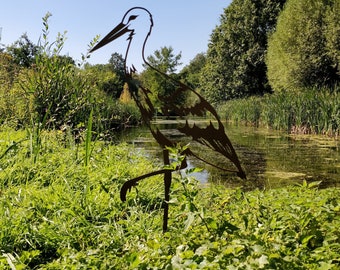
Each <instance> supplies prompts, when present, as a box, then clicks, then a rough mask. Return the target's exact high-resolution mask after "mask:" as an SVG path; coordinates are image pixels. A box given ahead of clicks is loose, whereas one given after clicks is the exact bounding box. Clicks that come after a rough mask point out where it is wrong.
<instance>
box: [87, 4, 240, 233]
mask: <svg viewBox="0 0 340 270" xmlns="http://www.w3.org/2000/svg"><path fill="white" fill-rule="evenodd" d="M141 15H144V16H145V15H146V16H147V18H148V19H149V28H148V29H146V32H145V39H144V42H143V44H142V45H141V57H142V59H143V61H144V63H145V65H147V66H148V67H150V68H151V69H153V70H155V71H156V72H158V73H159V74H161V75H162V76H164V78H166V79H167V80H168V82H169V83H171V84H172V85H173V86H174V87H175V88H176V90H175V91H174V92H173V93H171V94H169V95H167V96H159V100H160V101H161V104H162V106H161V108H160V109H161V111H162V113H163V114H164V115H166V114H167V113H168V112H175V114H176V115H177V116H179V117H188V116H192V117H195V116H199V117H201V116H205V115H207V114H210V115H211V117H212V118H213V122H210V123H209V124H208V125H207V126H205V127H199V126H197V125H196V124H189V122H188V121H186V122H185V124H183V125H182V126H179V127H178V131H179V132H181V133H182V134H183V135H185V136H188V137H190V138H191V140H193V141H196V142H198V143H199V144H201V145H202V146H204V147H207V148H209V149H211V150H213V151H215V152H217V153H219V154H220V155H222V156H224V157H225V158H226V159H227V160H226V161H227V162H226V165H227V166H226V167H221V166H218V165H216V164H214V161H211V160H206V159H205V158H204V157H201V156H199V155H198V154H197V153H195V152H194V151H192V150H191V149H190V148H186V149H185V150H184V151H183V153H182V154H184V155H186V156H193V157H195V158H197V159H199V160H201V161H204V162H205V163H207V164H210V165H211V166H214V167H216V168H218V169H221V170H223V171H228V172H233V173H236V174H237V175H238V176H239V177H240V178H242V179H245V178H246V174H245V172H244V170H243V169H242V166H241V163H240V161H239V159H238V157H237V154H236V152H235V150H234V147H233V145H232V144H231V142H230V140H229V138H228V136H227V135H226V133H225V129H224V126H223V123H222V122H221V120H220V118H219V116H218V114H217V112H216V110H215V109H214V107H213V106H212V105H211V104H210V103H209V102H208V101H207V100H205V99H204V98H203V96H201V95H200V94H199V93H198V92H196V91H195V90H193V89H191V88H190V87H188V86H187V85H185V84H183V83H182V82H180V81H177V80H175V79H173V78H172V77H170V76H168V75H167V74H165V73H163V72H161V71H159V70H158V69H156V68H155V67H153V66H151V65H150V64H149V63H148V62H147V61H146V58H145V55H144V50H145V45H146V43H147V40H148V38H149V36H150V35H151V30H152V27H153V19H152V15H151V13H150V12H149V11H148V10H147V9H145V8H143V7H134V8H131V9H129V10H128V11H127V12H126V13H125V15H124V16H123V19H122V21H121V22H120V23H119V24H118V25H117V26H116V27H115V28H114V29H113V30H112V31H111V32H110V33H109V34H107V35H106V36H105V37H104V38H103V39H102V40H101V41H100V42H98V44H97V45H96V46H95V47H94V48H93V49H92V50H91V51H90V52H93V51H95V50H97V49H99V48H101V47H103V46H105V45H107V44H108V43H110V42H112V41H114V40H115V39H117V38H119V37H121V36H124V35H127V40H128V45H127V50H126V54H125V77H126V81H127V83H128V85H129V89H130V92H131V95H132V97H133V99H134V101H135V102H136V104H137V106H138V108H139V110H140V112H141V115H142V118H143V121H144V123H145V124H146V125H147V126H148V127H149V129H150V132H151V134H152V135H153V137H154V138H155V140H156V141H157V143H158V144H159V145H160V146H161V147H162V149H163V159H164V164H165V165H168V164H169V152H168V150H167V147H175V146H176V144H177V142H176V141H174V140H172V139H170V138H169V137H167V136H166V135H165V134H163V133H162V132H161V130H159V129H158V128H157V127H154V126H152V125H151V121H152V120H153V119H154V116H155V115H156V109H155V106H154V104H153V103H152V101H151V91H150V90H149V89H147V88H145V87H144V86H143V85H141V84H140V82H139V81H136V80H135V79H134V76H133V74H134V73H135V72H136V68H135V67H134V66H133V65H132V66H131V67H127V64H126V59H127V57H128V53H129V49H130V45H131V43H132V42H133V38H134V35H135V34H136V32H135V31H136V30H135V27H134V25H135V24H138V19H139V16H141ZM188 91H190V92H191V94H192V95H193V96H194V97H195V100H196V102H195V103H194V105H193V106H191V107H184V106H182V105H179V104H178V103H177V102H176V98H177V97H178V96H179V95H181V94H183V93H187V92H188ZM228 160H229V161H231V163H232V164H233V168H230V162H228ZM228 163H229V164H228ZM179 167H180V168H176V169H181V168H185V167H186V162H185V160H184V161H183V163H182V164H181V165H180V166H179ZM171 173H172V171H171V170H169V169H162V170H158V171H155V172H151V173H147V174H144V175H141V176H139V177H136V178H134V179H131V180H129V181H127V182H125V183H124V185H123V187H122V188H121V192H120V198H121V200H122V201H125V200H126V194H127V192H128V191H129V190H130V189H131V188H132V187H133V186H136V185H137V184H138V182H139V181H141V180H142V179H145V178H148V177H150V176H154V175H158V174H163V175H164V187H165V198H164V200H165V204H164V216H163V231H166V230H167V227H168V207H169V205H168V202H169V200H170V197H169V194H170V186H171Z"/></svg>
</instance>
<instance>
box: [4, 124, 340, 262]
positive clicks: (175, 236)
mask: <svg viewBox="0 0 340 270" xmlns="http://www.w3.org/2000/svg"><path fill="white" fill-rule="evenodd" d="M89 120H90V118H89ZM88 127H90V123H88ZM87 133H88V134H89V131H88V132H87ZM88 136H89V135H88ZM40 138H41V147H40V148H39V153H38V154H39V157H38V158H37V159H36V160H35V161H34V156H32V154H31V151H30V146H29V145H30V137H29V136H27V133H26V132H24V131H19V132H17V131H13V130H10V129H6V130H2V131H1V133H0V157H1V158H0V216H1V219H0V228H1V229H0V269H200V268H202V269H339V264H340V261H339V254H340V234H339V230H338V228H339V227H340V215H339V211H340V204H339V199H338V198H339V196H340V190H339V189H336V188H329V189H318V186H317V184H314V183H310V184H307V182H303V183H302V184H301V185H300V186H290V187H286V188H280V189H275V190H274V189H273V190H265V191H260V190H254V191H250V192H243V191H242V190H241V189H233V190H231V189H228V188H225V187H224V186H219V185H217V184H216V185H208V186H201V185H200V184H199V183H198V182H197V181H196V180H195V179H194V178H192V177H190V171H188V172H187V173H188V174H186V175H183V176H181V175H180V174H178V173H174V174H173V185H172V188H171V190H172V193H171V197H170V198H171V201H170V204H171V206H170V213H169V214H170V219H169V231H168V232H167V233H165V234H163V233H162V214H163V211H162V198H163V196H164V195H163V192H164V191H163V179H162V178H161V177H154V178H150V179H145V180H144V181H142V182H141V183H140V185H139V186H137V187H136V188H134V189H133V190H132V191H131V192H130V193H129V194H128V196H127V201H126V202H125V203H122V202H121V201H120V199H119V190H120V187H121V185H122V183H123V182H125V181H126V180H127V179H131V178H133V177H135V176H138V175H140V174H141V173H142V172H149V171H153V170H155V169H159V168H158V167H159V166H160V165H159V164H158V162H157V161H151V160H150V158H148V157H147V156H146V155H145V154H144V153H142V152H139V151H138V150H137V149H134V148H132V146H129V145H126V144H118V145H113V144H107V143H105V142H103V141H98V140H97V141H93V140H90V137H88V140H87V142H86V143H85V142H84V143H82V144H80V145H79V144H76V143H74V141H73V137H70V138H65V134H64V133H62V132H60V131H46V130H43V131H42V132H41V134H40ZM84 164H86V166H84Z"/></svg>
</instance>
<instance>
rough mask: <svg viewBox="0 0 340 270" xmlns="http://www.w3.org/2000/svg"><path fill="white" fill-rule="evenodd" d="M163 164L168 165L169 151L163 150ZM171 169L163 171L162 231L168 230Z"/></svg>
mask: <svg viewBox="0 0 340 270" xmlns="http://www.w3.org/2000/svg"><path fill="white" fill-rule="evenodd" d="M163 160H164V165H165V166H167V165H170V159H169V151H168V150H167V149H164V150H163ZM171 172H172V171H171V170H166V171H165V172H164V214H163V232H166V231H167V230H168V218H169V201H170V186H171Z"/></svg>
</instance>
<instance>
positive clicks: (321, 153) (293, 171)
mask: <svg viewBox="0 0 340 270" xmlns="http://www.w3.org/2000/svg"><path fill="white" fill-rule="evenodd" d="M155 124H157V125H158V126H159V128H160V129H162V130H163V131H164V132H166V133H167V134H168V135H170V136H173V137H176V140H178V139H180V138H181V137H180V136H181V135H180V133H179V132H178V131H176V121H162V122H158V123H155ZM226 132H227V135H228V136H229V138H230V140H231V141H232V143H233V145H234V147H235V150H236V152H237V153H238V155H239V158H240V160H241V163H242V164H243V166H244V168H245V170H246V173H247V178H248V181H247V183H246V188H248V189H253V188H255V187H258V188H274V187H279V186H284V185H287V184H292V183H294V182H300V181H302V180H304V179H305V180H307V181H322V184H321V186H322V187H329V186H340V147H339V141H337V140H335V139H332V138H327V137H322V136H306V135H294V136H289V135H287V134H284V133H282V132H277V131H273V130H268V129H263V128H255V127H246V126H233V125H227V126H226ZM121 138H122V139H123V140H125V141H127V142H129V143H131V144H133V145H134V146H135V147H136V148H143V149H144V151H145V152H146V153H147V154H148V155H150V156H152V157H155V158H156V157H159V158H161V151H160V148H159V146H158V145H157V143H156V142H155V141H154V139H153V138H152V136H151V135H150V133H149V131H148V129H147V128H145V127H138V128H132V129H129V130H126V131H124V133H123V134H122V137H121ZM190 147H191V148H195V147H198V149H199V145H195V144H194V143H191V144H190ZM204 154H205V155H208V156H209V155H211V157H210V158H211V159H213V160H214V162H215V161H217V160H218V159H217V157H216V154H214V153H213V152H212V153H208V152H205V153H204ZM208 159H209V158H208ZM220 162H221V163H222V162H225V159H222V160H221V161H220ZM189 166H192V167H199V168H203V169H204V170H203V171H202V172H200V173H196V174H195V175H194V176H195V177H196V178H197V179H198V180H200V181H201V182H202V183H206V182H223V183H225V184H227V185H229V186H235V185H244V182H241V181H242V180H240V179H238V177H236V176H233V175H229V174H228V175H226V174H225V173H224V172H221V171H220V170H217V169H215V168H213V167H211V166H209V165H206V164H204V163H203V162H201V161H198V160H196V159H189Z"/></svg>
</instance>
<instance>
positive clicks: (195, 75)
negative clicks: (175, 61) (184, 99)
mask: <svg viewBox="0 0 340 270" xmlns="http://www.w3.org/2000/svg"><path fill="white" fill-rule="evenodd" d="M205 63H206V55H205V54H204V53H199V54H197V55H196V56H195V57H194V59H192V60H191V61H190V63H189V65H187V66H185V67H184V68H183V69H182V70H181V72H180V73H179V76H180V78H181V80H183V82H184V83H185V84H187V85H188V86H190V87H191V88H193V89H199V88H200V74H201V71H202V69H203V67H204V66H205Z"/></svg>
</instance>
